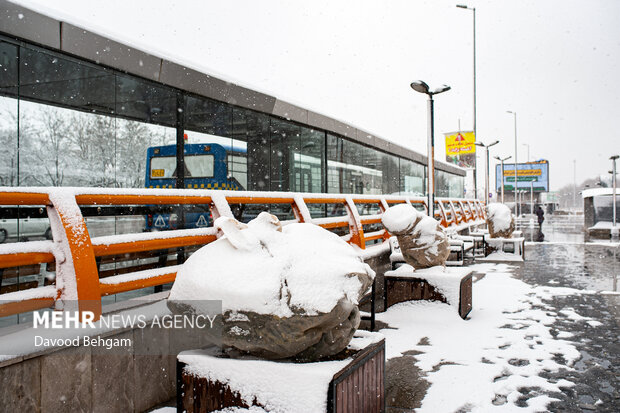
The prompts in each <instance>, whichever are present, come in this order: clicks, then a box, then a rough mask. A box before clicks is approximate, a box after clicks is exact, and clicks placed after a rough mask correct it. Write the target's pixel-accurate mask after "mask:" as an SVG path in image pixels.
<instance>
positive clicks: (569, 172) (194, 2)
mask: <svg viewBox="0 0 620 413" xmlns="http://www.w3.org/2000/svg"><path fill="white" fill-rule="evenodd" d="M16 2H18V3H20V4H23V5H25V6H28V7H31V8H34V9H37V10H40V11H44V12H45V13H46V14H49V15H52V16H54V17H59V18H62V19H64V20H66V21H69V22H73V23H77V24H78V25H82V26H84V27H85V28H88V29H90V30H92V31H95V32H98V33H101V34H105V35H107V36H109V37H112V38H115V39H117V40H120V41H122V42H125V43H130V44H132V45H135V46H137V47H139V48H141V49H143V50H147V51H150V52H152V53H154V54H157V55H159V56H162V57H169V58H172V59H174V60H177V61H180V62H182V63H184V64H187V65H188V66H191V67H194V68H196V69H199V70H202V71H205V72H207V73H212V74H214V75H219V76H221V77H224V78H226V79H229V80H232V81H236V82H238V83H240V84H243V85H246V86H250V87H253V88H255V89H257V90H261V91H265V92H268V93H271V94H274V95H276V96H277V97H279V98H281V99H284V100H287V101H290V102H292V103H296V104H299V105H301V106H304V107H307V108H309V109H313V110H316V111H318V112H321V113H324V114H327V115H329V116H332V117H334V118H337V119H340V120H343V121H345V122H347V123H350V124H353V125H356V126H358V127H360V128H361V129H364V130H367V131H369V132H371V133H374V134H376V135H378V136H381V137H383V138H386V139H389V140H391V141H394V142H397V143H399V144H401V145H404V146H407V147H410V148H412V149H414V150H416V151H418V152H421V153H426V127H427V125H426V98H425V97H424V96H423V95H420V94H418V93H416V92H414V91H413V90H412V89H411V88H410V87H409V84H410V83H411V81H413V80H416V79H422V80H425V81H426V82H427V83H429V84H430V85H431V87H433V86H438V85H440V84H442V83H445V84H448V85H450V86H451V87H452V90H451V91H448V92H446V93H444V94H442V95H439V96H437V97H436V103H435V114H436V117H435V130H436V135H435V136H436V157H437V158H438V159H442V160H443V159H445V146H444V139H443V134H442V133H443V132H448V131H454V130H457V129H458V122H459V119H460V120H461V129H463V130H466V129H471V128H472V118H473V82H472V12H471V11H468V10H463V9H459V8H456V7H455V6H456V4H457V3H464V4H468V5H469V6H473V7H476V30H477V44H476V46H477V84H478V90H477V92H478V93H477V95H478V97H477V104H478V107H477V124H478V125H477V129H478V138H479V140H481V141H483V142H487V143H488V142H491V141H493V140H495V139H499V140H500V144H499V145H496V146H495V147H493V148H492V150H491V156H494V155H501V156H508V155H512V156H513V157H514V150H515V142H514V127H513V117H512V115H510V114H508V113H506V111H507V110H512V111H516V112H517V114H518V115H517V121H518V126H517V134H518V156H519V161H525V160H527V151H528V149H527V147H526V146H524V145H523V144H524V143H525V144H529V145H530V158H531V159H534V158H546V159H549V161H550V181H551V188H552V189H558V188H559V187H561V186H563V185H566V184H570V183H572V181H573V160H574V159H576V160H577V181H578V182H579V181H582V180H584V179H586V178H589V177H594V176H597V175H600V174H604V173H607V171H608V170H609V169H610V168H611V161H609V160H608V158H609V156H610V155H611V154H617V153H620V139H619V138H618V137H617V135H616V133H618V130H617V129H620V128H619V126H618V123H619V121H620V76H619V75H620V24H619V23H618V18H620V1H618V0H581V1H567V0H561V1H560V0H553V1H551V0H530V1H517V0H514V1H511V2H507V1H482V0H477V1H468V2H465V1H464V0H456V1H443V0H432V1H412V0H409V1H406V0H402V1H394V0H390V1H374V2H371V1H363V0H354V1H349V0H347V1H334V0H331V1H325V0H319V1H317V0H313V1H306V2H299V1H268V0H262V1H256V0H248V1H208V0H203V1H200V0H185V1H180V0H176V1H171V0H167V1H164V0H133V1H127V0H122V1H120V0H105V1H94V0H93V1H83V0H55V1H54V2H49V1H46V0H19V1H16ZM479 156H481V154H479ZM482 165H483V163H482V160H479V167H481V166H482ZM493 165H494V163H492V167H493ZM491 171H493V169H492V170H491ZM491 174H492V175H493V172H491ZM480 175H482V174H480ZM493 181H494V179H493V178H491V183H493ZM479 182H480V183H482V182H483V181H482V179H480V181H479Z"/></svg>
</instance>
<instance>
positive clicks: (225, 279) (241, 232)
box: [168, 212, 375, 360]
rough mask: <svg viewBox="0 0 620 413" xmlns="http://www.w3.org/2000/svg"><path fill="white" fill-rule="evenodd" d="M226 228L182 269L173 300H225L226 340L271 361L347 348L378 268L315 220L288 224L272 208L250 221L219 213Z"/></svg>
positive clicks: (182, 304)
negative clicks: (360, 301) (362, 303)
mask: <svg viewBox="0 0 620 413" xmlns="http://www.w3.org/2000/svg"><path fill="white" fill-rule="evenodd" d="M215 226H216V227H217V228H218V229H219V230H221V231H222V232H223V234H224V236H223V237H221V238H220V239H218V240H217V241H214V242H212V243H210V244H208V245H206V246H204V247H203V248H201V249H200V250H198V251H197V252H196V253H194V254H193V255H192V256H191V257H190V258H189V259H188V260H187V261H186V262H185V264H184V265H183V266H182V268H181V269H180V270H179V271H178V273H177V277H176V281H175V283H174V285H173V286H172V289H171V291H170V296H169V300H168V306H169V307H170V308H171V310H172V311H173V312H176V313H180V312H185V311H187V310H188V306H189V307H190V308H189V311H190V312H194V313H200V308H199V306H200V305H199V303H197V302H196V301H192V300H221V301H222V317H221V318H220V317H218V322H220V323H221V324H220V325H219V326H220V327H221V328H222V338H221V345H222V347H223V348H225V349H236V350H238V351H240V352H242V353H250V354H253V355H255V356H259V357H264V358H268V359H280V358H288V357H297V358H303V359H309V360H313V359H317V358H320V357H324V356H329V355H333V354H336V353H338V352H340V351H341V350H343V349H344V348H345V347H346V346H347V344H348V343H349V341H350V340H351V338H352V337H353V333H354V332H355V330H356V329H357V327H358V326H359V322H360V314H359V309H358V307H357V305H358V302H359V300H360V298H361V297H362V296H363V295H364V294H365V293H366V292H367V291H368V289H369V287H370V285H371V283H372V280H373V278H374V275H375V274H374V272H373V271H372V269H371V268H370V267H369V266H368V265H367V264H365V263H364V262H363V261H362V260H361V258H360V257H359V255H358V254H357V252H356V251H355V250H354V249H353V248H352V247H351V246H350V245H349V244H347V243H346V242H345V241H343V240H342V239H341V238H340V237H338V236H337V235H335V234H333V233H331V232H329V231H327V230H325V229H323V228H321V227H319V226H317V225H313V224H290V225H287V226H285V227H282V225H281V224H280V222H279V221H278V219H277V218H276V217H275V216H273V215H270V214H268V213H266V212H263V213H261V214H260V215H259V216H258V217H257V218H256V219H254V220H253V221H251V222H249V223H248V224H247V225H245V224H242V223H239V222H238V221H236V220H235V219H234V218H229V217H220V218H218V219H217V220H216V221H215Z"/></svg>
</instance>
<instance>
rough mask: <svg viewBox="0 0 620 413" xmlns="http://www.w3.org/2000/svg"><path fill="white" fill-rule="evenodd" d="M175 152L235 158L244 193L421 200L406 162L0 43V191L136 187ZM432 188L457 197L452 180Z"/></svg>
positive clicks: (419, 167) (417, 168) (232, 165)
mask: <svg viewBox="0 0 620 413" xmlns="http://www.w3.org/2000/svg"><path fill="white" fill-rule="evenodd" d="M184 137H185V139H184ZM186 142H188V143H219V144H224V145H227V146H230V147H233V148H238V149H240V150H242V151H244V152H245V153H246V156H244V157H243V158H237V159H235V161H234V162H229V165H228V169H229V173H230V174H231V175H233V176H235V178H236V179H237V181H238V182H240V183H241V185H242V186H243V188H244V189H246V190H251V191H254V190H257V191H294V192H328V193H356V194H398V193H402V194H404V193H406V194H418V195H423V194H424V193H425V180H426V176H425V174H426V167H425V165H423V164H421V163H418V162H414V161H413V160H411V159H406V158H404V157H400V156H397V155H394V154H390V153H387V152H384V151H381V150H378V149H376V148H373V147H369V146H365V145H362V144H360V143H358V142H355V141H353V140H350V139H348V138H346V137H344V136H340V135H337V134H334V133H332V132H328V131H325V130H321V129H317V128H313V127H310V126H308V125H304V124H300V123H297V122H293V121H290V120H287V119H284V118H281V117H278V116H275V115H272V114H267V113H263V112H259V111H254V110H251V109H246V108H243V107H238V106H234V105H231V104H228V103H223V102H219V101H216V100H213V99H210V98H207V97H203V96H199V95H196V94H192V93H189V92H186V91H183V90H180V89H176V88H172V87H169V86H166V85H163V84H161V83H157V82H154V81H150V80H146V79H143V78H139V77H136V76H133V75H129V74H126V73H124V72H121V71H117V70H114V69H111V68H108V67H104V66H102V65H97V64H95V63H92V62H88V61H86V60H82V59H78V58H74V57H71V56H68V55H66V54H63V53H59V52H56V51H52V50H49V49H46V48H42V47H39V46H35V45H33V44H30V43H27V42H22V41H17V40H15V39H11V38H8V37H0V185H2V186H98V187H127V188H139V187H144V183H145V164H146V150H147V148H149V147H151V146H157V145H169V144H177V145H178V146H177V148H179V147H180V146H181V145H184V144H185V143H186ZM435 179H436V192H437V196H444V197H448V196H450V197H462V196H463V183H464V177H463V176H459V175H457V174H452V173H449V172H446V171H443V170H436V177H435ZM177 186H180V185H177Z"/></svg>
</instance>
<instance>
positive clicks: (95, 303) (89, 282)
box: [0, 187, 485, 319]
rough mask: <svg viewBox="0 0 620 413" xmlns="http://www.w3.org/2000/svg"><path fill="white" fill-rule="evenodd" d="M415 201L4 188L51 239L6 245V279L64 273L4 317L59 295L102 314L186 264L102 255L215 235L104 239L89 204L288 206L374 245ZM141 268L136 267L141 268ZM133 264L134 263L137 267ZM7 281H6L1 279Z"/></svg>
mask: <svg viewBox="0 0 620 413" xmlns="http://www.w3.org/2000/svg"><path fill="white" fill-rule="evenodd" d="M405 202H407V203H410V204H412V205H413V206H414V207H416V208H417V209H418V210H420V211H424V212H426V210H427V205H426V199H425V198H423V197H408V196H396V195H385V196H383V195H356V194H351V195H348V194H311V193H291V192H243V191H217V190H196V189H178V190H177V189H133V190H132V189H128V190H124V189H123V190H119V189H105V188H56V187H55V188H39V187H36V188H35V187H28V188H20V187H0V205H2V206H38V207H42V208H46V209H47V216H48V218H49V220H50V227H51V230H52V237H53V239H52V240H51V241H27V242H16V243H9V244H1V245H0V281H1V276H2V272H3V271H4V270H5V269H9V268H15V267H22V266H32V265H41V264H47V265H51V266H52V268H54V269H55V271H56V278H55V283H54V284H53V285H46V286H42V287H41V286H39V287H36V288H29V289H25V290H21V291H14V292H8V293H4V294H0V317H5V316H9V315H14V314H20V313H25V312H29V311H34V310H38V309H43V308H50V307H52V308H53V307H54V306H55V305H56V306H57V307H59V306H58V305H57V304H61V303H58V301H61V302H62V301H68V300H78V302H79V306H80V308H79V309H80V311H86V310H88V311H92V312H93V313H94V314H95V318H96V319H98V318H99V316H100V315H101V297H102V296H106V295H111V294H117V293H122V292H127V291H134V290H139V289H142V288H146V287H154V286H160V285H163V284H167V283H171V282H173V281H174V279H175V277H176V271H177V269H178V268H179V265H178V264H177V263H175V262H168V263H167V265H168V266H164V267H162V268H150V269H141V270H138V271H130V272H125V273H123V271H117V272H114V273H113V274H112V275H108V274H106V275H105V276H104V275H103V271H100V270H99V265H98V264H100V263H101V260H102V259H105V258H106V257H113V256H120V257H125V258H127V257H131V256H132V254H143V253H154V252H155V251H161V250H166V249H168V250H169V249H171V248H187V247H200V246H202V245H205V244H208V243H210V242H212V241H215V240H216V239H217V238H218V236H219V234H218V233H217V231H216V230H215V228H213V227H207V228H196V229H178V230H170V231H161V232H140V233H132V234H120V235H112V236H103V237H92V238H91V236H90V235H89V232H88V229H87V227H86V222H85V220H84V216H83V214H82V210H83V209H84V208H85V207H96V208H102V207H121V206H122V207H123V208H127V209H129V210H130V209H132V208H136V207H140V206H149V205H151V206H152V205H156V206H163V205H169V206H176V205H194V206H206V207H208V210H209V211H210V214H211V217H212V219H213V220H215V219H217V218H218V217H220V216H233V213H232V210H231V206H236V205H243V206H249V205H264V204H268V205H288V206H290V208H292V211H293V214H294V217H295V219H294V220H292V221H284V222H283V224H287V223H290V222H309V223H313V224H316V225H319V226H321V227H323V228H326V229H328V230H331V231H334V232H336V233H338V234H339V235H341V237H342V238H343V239H344V240H345V241H347V242H349V243H350V244H352V245H354V246H357V247H358V248H360V249H365V248H366V246H367V245H368V244H371V243H377V242H381V241H383V240H387V239H388V238H389V235H388V234H387V232H386V231H385V229H383V228H382V227H381V213H382V212H383V211H385V210H386V209H387V208H389V207H390V206H392V205H395V204H399V203H405ZM321 205H324V206H325V208H324V209H323V210H324V211H327V210H328V206H329V208H330V210H331V211H332V212H338V211H342V212H344V213H345V214H344V215H342V214H341V215H337V216H329V215H331V213H330V214H322V215H328V216H327V217H324V216H320V217H313V216H312V213H311V212H310V211H311V210H313V211H314V210H316V209H317V207H318V208H319V209H320V206H321ZM434 216H435V218H436V219H437V220H438V221H440V222H441V225H442V226H444V227H445V228H447V229H449V230H450V229H452V230H460V229H465V227H467V226H471V225H478V224H481V223H483V220H484V218H485V211H484V207H483V205H482V204H481V203H480V202H479V201H478V200H473V199H462V198H436V200H435V208H434ZM135 268H136V267H134V268H133V269H135ZM131 269H132V268H130V270H131ZM0 285H1V284H0Z"/></svg>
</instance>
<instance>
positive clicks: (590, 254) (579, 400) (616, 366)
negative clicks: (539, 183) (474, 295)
mask: <svg viewBox="0 0 620 413" xmlns="http://www.w3.org/2000/svg"><path fill="white" fill-rule="evenodd" d="M553 224H554V222H553V220H551V222H549V223H547V224H546V225H543V228H542V232H543V233H545V240H549V241H551V242H550V243H546V242H545V243H533V244H529V245H527V247H526V262H525V264H524V265H523V267H522V268H520V269H519V270H518V271H516V277H518V278H520V279H522V280H523V281H525V282H527V283H529V284H533V285H548V286H554V287H570V288H576V289H581V290H594V291H597V292H596V293H593V294H580V295H567V296H558V297H555V298H554V299H553V300H552V302H551V303H549V305H550V306H552V307H553V308H554V309H555V311H556V312H558V314H559V315H560V316H561V317H562V316H564V317H563V318H558V321H557V322H556V323H555V324H554V325H553V327H554V330H552V331H555V332H556V334H557V333H558V332H560V331H563V332H569V333H572V334H573V336H572V337H570V338H565V340H568V341H571V342H573V343H574V345H575V346H576V347H577V349H578V350H579V351H580V352H581V359H580V360H579V361H577V362H576V363H575V364H574V366H573V367H574V369H573V370H570V369H567V370H564V371H560V372H558V373H555V374H548V375H547V376H545V377H547V378H553V379H561V378H564V379H566V380H569V381H572V382H574V383H576V386H574V387H571V388H566V389H564V391H563V392H562V393H559V394H551V395H550V396H552V397H555V398H558V399H560V400H561V402H555V403H552V404H551V405H550V406H549V409H550V411H554V412H582V411H600V412H620V295H618V291H620V287H619V286H618V284H619V283H618V278H619V277H620V247H618V246H617V245H616V246H611V245H609V246H605V245H598V244H593V243H588V244H583V243H582V242H579V241H580V240H579V234H578V233H577V234H576V233H575V231H571V230H570V228H568V229H567V228H564V229H563V230H559V231H558V230H557V228H554V227H553ZM554 241H557V243H554ZM609 292H616V293H615V294H609ZM571 310H572V311H571ZM573 312H574V313H576V314H577V315H578V316H575V315H574V313H573ZM579 316H581V317H584V318H583V319H579ZM556 361H558V362H560V363H562V356H561V355H557V360H556ZM530 391H536V390H535V389H523V391H522V393H523V394H524V399H526V398H527V394H528V393H529V392H530ZM599 400H600V401H599ZM597 402H598V404H597Z"/></svg>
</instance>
